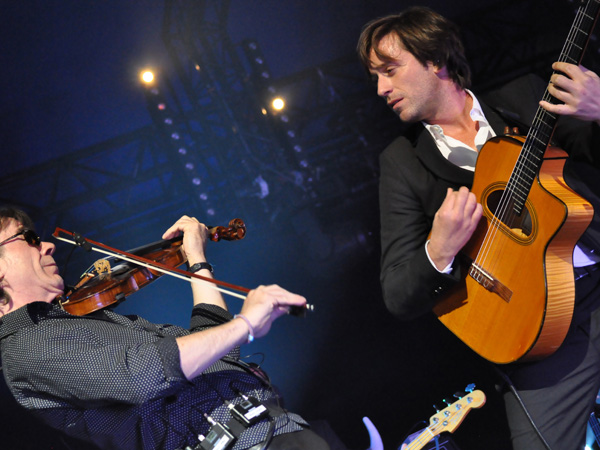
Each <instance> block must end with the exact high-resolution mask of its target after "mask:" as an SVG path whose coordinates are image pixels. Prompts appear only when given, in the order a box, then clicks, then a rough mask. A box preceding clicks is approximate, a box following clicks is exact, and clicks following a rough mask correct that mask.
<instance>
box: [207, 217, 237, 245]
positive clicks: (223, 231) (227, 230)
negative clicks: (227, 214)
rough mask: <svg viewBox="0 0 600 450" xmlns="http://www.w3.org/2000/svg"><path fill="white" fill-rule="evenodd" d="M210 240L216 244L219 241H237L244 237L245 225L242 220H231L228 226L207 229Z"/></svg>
mask: <svg viewBox="0 0 600 450" xmlns="http://www.w3.org/2000/svg"><path fill="white" fill-rule="evenodd" d="M208 232H209V233H210V240H211V241H214V242H218V241H220V240H221V239H223V240H225V241H239V240H240V239H244V236H246V224H245V223H244V221H243V220H242V219H232V220H230V221H229V226H227V227H223V226H219V227H209V229H208Z"/></svg>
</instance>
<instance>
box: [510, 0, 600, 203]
mask: <svg viewBox="0 0 600 450" xmlns="http://www.w3.org/2000/svg"><path fill="white" fill-rule="evenodd" d="M599 12H600V0H588V1H586V2H585V4H584V5H582V6H580V7H579V8H578V10H577V13H576V15H575V20H574V21H573V25H571V29H570V31H569V34H568V36H567V39H566V42H565V44H564V46H563V49H562V51H561V53H560V55H559V57H558V61H560V62H567V63H571V64H579V63H580V62H581V59H582V58H583V54H584V52H585V49H586V47H587V44H588V42H589V39H590V35H591V33H592V30H593V29H594V26H595V24H596V20H597V19H598V13H599ZM554 73H556V72H554ZM543 100H545V101H547V102H549V103H552V104H557V103H560V102H559V101H558V100H557V99H555V98H554V97H553V96H552V95H550V93H549V92H548V90H547V89H546V91H545V92H544V96H543ZM557 119H558V117H557V115H556V114H552V113H550V112H548V111H546V110H545V109H543V108H542V107H538V109H537V112H536V115H535V117H534V119H533V123H532V126H531V128H530V129H529V133H528V134H527V139H526V140H525V144H524V145H523V151H522V153H521V156H520V157H519V160H518V161H517V165H516V168H515V170H514V171H513V174H512V176H511V179H510V180H509V183H508V186H507V190H508V191H514V195H513V196H512V197H513V199H514V203H515V206H514V209H515V212H516V213H517V214H520V212H521V211H522V209H523V206H524V202H525V200H526V199H527V197H528V195H529V190H530V188H531V185H532V184H533V181H534V180H535V177H536V176H537V174H538V172H539V168H540V166H541V164H542V161H543V156H544V153H545V151H546V148H547V147H548V144H550V140H551V138H552V134H553V132H554V127H555V126H556V121H557Z"/></svg>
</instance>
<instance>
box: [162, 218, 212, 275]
mask: <svg viewBox="0 0 600 450" xmlns="http://www.w3.org/2000/svg"><path fill="white" fill-rule="evenodd" d="M182 233H183V250H184V251H185V254H186V256H187V259H188V262H189V263H190V264H195V263H197V262H204V261H206V257H205V254H204V253H205V248H206V242H207V241H208V228H207V227H206V225H204V224H203V223H201V222H200V221H198V219H196V218H195V217H189V216H182V217H181V218H180V219H179V220H178V221H177V222H175V223H174V224H173V225H172V226H171V227H170V228H169V229H168V230H167V231H165V233H164V234H163V236H162V238H163V239H171V238H174V237H176V236H179V235H181V234H182Z"/></svg>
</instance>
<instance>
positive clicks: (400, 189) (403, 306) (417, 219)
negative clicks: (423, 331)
mask: <svg viewBox="0 0 600 450" xmlns="http://www.w3.org/2000/svg"><path fill="white" fill-rule="evenodd" d="M540 83H541V84H540ZM544 86H545V85H544V83H543V82H541V80H539V78H533V77H526V78H522V79H519V80H516V81H515V82H513V83H511V84H510V85H507V86H506V87H504V88H502V89H501V90H498V91H496V92H493V93H490V96H484V97H481V98H480V97H478V99H479V100H480V103H481V105H482V109H483V111H484V114H485V116H486V118H487V120H488V122H489V123H490V125H491V126H492V128H493V129H494V131H495V132H496V134H497V135H501V134H503V132H504V127H505V126H507V125H508V126H511V127H512V126H515V125H519V124H521V125H525V126H527V124H529V123H531V121H532V119H533V117H534V115H535V112H536V111H537V102H538V100H539V99H541V98H542V95H541V93H543V91H544V88H545V87H544ZM488 98H490V99H491V100H488V101H486V100H485V99H488ZM481 100H483V101H481ZM490 101H491V102H493V103H490ZM490 104H493V105H494V109H492V108H491V107H490V106H488V105H490ZM498 111H501V112H504V113H503V114H502V115H500V113H499V112H498ZM561 121H562V119H561ZM569 124H571V122H570V121H567V122H566V123H565V124H563V123H559V125H558V126H557V132H556V133H555V135H556V136H557V137H559V138H560V140H561V141H562V142H560V144H561V145H562V148H564V149H565V150H567V151H569V150H571V151H572V153H571V157H570V159H572V160H573V162H572V163H571V165H570V166H569V167H568V168H567V169H565V172H569V175H568V176H567V173H565V177H566V178H567V181H568V182H569V184H570V185H571V187H573V188H575V190H577V191H578V192H580V193H585V194H587V195H586V198H588V199H589V197H590V196H591V197H594V201H595V203H596V204H597V205H599V207H598V208H596V211H600V202H599V201H598V198H600V195H598V194H599V193H598V192H596V193H594V192H591V190H590V189H589V185H590V184H592V185H594V184H595V185H600V183H599V182H597V181H595V182H594V181H593V180H594V179H595V180H600V171H598V170H597V169H595V168H594V167H593V164H595V163H596V161H595V160H594V158H593V157H591V155H597V154H598V148H597V147H595V148H596V150H595V152H594V150H593V149H594V146H595V145H596V144H597V143H600V132H599V131H598V130H597V128H598V127H597V126H595V128H596V129H594V130H592V131H590V129H592V128H594V127H592V126H590V124H583V123H581V122H579V121H573V123H572V124H571V125H569ZM582 130H585V131H582ZM526 131H527V130H522V132H523V133H525V132H526ZM583 144H585V145H583ZM578 146H581V148H576V147H578ZM582 168H584V170H583V171H582V170H581V169H582ZM380 169H381V175H380V193H379V194H380V197H379V198H380V216H381V243H382V260H381V284H382V290H383V296H384V300H385V302H386V305H387V307H388V309H389V310H390V311H391V312H392V313H393V314H394V315H396V316H397V317H399V318H401V319H411V318H414V317H416V316H419V315H421V314H423V313H425V312H427V311H430V310H431V309H432V307H433V305H434V304H435V302H436V301H437V299H438V298H439V296H440V295H441V294H442V293H443V292H444V291H445V290H446V289H448V288H449V287H451V286H452V285H454V284H455V283H456V282H457V281H458V279H459V274H458V273H457V272H458V271H457V270H453V272H452V273H451V274H441V273H439V272H438V271H437V270H435V268H434V267H433V266H432V265H431V263H430V262H429V260H428V258H427V254H426V252H425V242H426V240H427V236H428V235H429V232H430V230H431V226H432V223H433V218H434V215H435V213H436V211H437V210H438V209H439V207H440V206H441V204H442V202H443V200H444V198H445V195H446V191H447V188H448V187H451V188H453V189H458V188H459V187H460V186H467V187H469V188H470V187H471V185H472V182H473V172H471V171H469V170H465V169H461V168H460V167H458V166H455V165H454V164H452V163H450V162H449V161H448V160H446V159H445V158H444V157H443V156H442V155H441V153H440V151H439V150H438V148H437V146H436V145H435V142H434V140H433V138H432V137H431V135H430V134H429V132H428V131H427V130H426V129H425V128H424V127H423V126H422V125H421V124H415V125H413V126H412V127H411V128H410V129H409V130H408V131H407V133H406V134H405V135H404V136H401V137H399V138H397V139H396V140H395V141H394V142H392V143H391V144H390V145H389V146H388V147H387V148H386V149H385V150H384V151H383V152H382V154H381V156H380ZM586 170H587V172H589V173H587V175H586V176H585V177H580V176H579V173H580V172H585V171H586ZM594 177H595V178H594ZM581 178H584V179H585V178H588V180H587V182H585V180H584V181H583V182H582V180H581ZM581 191H583V192H581ZM597 216H598V215H596V220H598V217H597ZM593 228H595V229H596V230H600V225H597V226H595V227H593ZM586 234H587V233H586ZM592 234H593V233H592ZM596 245H597V247H596V248H598V249H600V239H598V240H597V242H596V244H589V243H588V247H594V246H596Z"/></svg>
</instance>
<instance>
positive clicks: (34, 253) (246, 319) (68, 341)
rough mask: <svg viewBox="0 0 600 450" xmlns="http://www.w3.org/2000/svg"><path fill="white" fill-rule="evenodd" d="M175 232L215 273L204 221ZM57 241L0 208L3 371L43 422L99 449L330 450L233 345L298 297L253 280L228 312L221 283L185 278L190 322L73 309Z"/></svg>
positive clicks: (298, 302)
mask: <svg viewBox="0 0 600 450" xmlns="http://www.w3.org/2000/svg"><path fill="white" fill-rule="evenodd" d="M181 233H183V248H184V250H185V252H186V256H187V258H188V262H189V263H190V264H191V265H192V267H194V266H196V267H198V268H199V269H198V273H199V274H200V275H203V276H205V277H211V270H210V269H211V268H210V265H208V264H207V263H206V257H205V252H204V250H205V244H206V241H207V235H208V230H207V228H206V226H205V225H203V224H201V223H199V222H198V221H197V220H196V219H194V218H190V217H187V216H184V217H182V218H181V219H179V220H178V221H177V222H176V223H175V224H174V225H173V226H172V227H170V228H169V229H168V230H167V231H166V232H165V233H164V235H163V238H164V239H170V238H173V237H176V236H177V235H179V234H181ZM54 251H55V246H54V244H52V243H49V242H43V241H41V240H40V238H39V237H38V236H37V235H36V234H35V232H34V231H33V223H32V221H31V219H30V218H29V217H28V216H27V215H26V214H25V213H23V212H22V211H19V210H15V209H12V208H0V351H1V357H2V371H3V374H4V378H5V380H6V382H7V385H8V387H9V389H10V392H11V393H12V395H13V396H14V397H15V398H16V400H17V401H18V402H19V403H20V404H21V405H22V406H24V407H25V408H26V409H28V410H31V411H33V412H34V413H35V414H36V415H37V416H38V417H40V418H41V419H42V420H43V421H44V422H46V423H47V424H48V425H50V426H51V427H53V428H56V429H58V430H60V431H62V432H64V433H66V434H68V435H70V436H72V437H74V438H77V439H80V440H83V441H86V442H88V443H92V444H95V445H96V446H98V447H99V448H106V449H117V448H118V449H120V450H125V449H161V450H175V449H186V450H187V449H203V450H213V449H222V450H226V449H233V450H243V449H251V450H264V449H269V450H285V449H298V450H301V449H306V450H309V449H310V450H328V449H329V446H328V445H327V443H326V442H325V441H324V440H323V439H321V438H320V437H319V436H318V435H316V434H315V433H314V432H312V431H311V430H310V429H309V428H308V424H307V423H306V422H305V421H304V420H303V419H302V418H301V417H300V416H298V415H297V414H294V413H291V412H288V411H286V410H285V409H283V407H282V405H281V404H280V399H279V398H278V395H277V393H276V392H275V390H274V389H273V387H272V386H271V385H270V381H269V379H268V378H267V377H266V375H265V374H264V372H262V370H260V369H258V368H257V367H253V366H250V365H248V364H246V363H244V362H243V361H241V360H240V352H239V346H240V345H242V344H245V343H249V342H251V341H252V340H253V339H254V338H259V337H262V336H264V335H266V334H267V333H268V331H269V329H270V327H271V324H272V323H273V321H274V320H275V319H277V318H278V317H280V316H282V315H284V314H286V313H287V312H288V310H289V308H290V307H291V306H299V307H302V306H304V305H305V304H306V300H305V299H304V297H301V296H299V295H296V294H293V293H291V292H289V291H286V290H285V289H283V288H280V287H279V286H276V285H272V286H260V287H258V288H257V289H255V290H253V291H251V292H250V293H249V294H248V296H247V298H246V300H245V301H244V305H243V306H242V309H241V311H240V313H239V314H237V315H236V316H232V315H231V314H230V313H229V312H228V311H227V306H226V304H225V302H224V300H223V298H222V297H221V295H220V293H219V292H218V291H217V290H215V289H213V288H212V287H211V286H210V285H209V284H208V283H193V284H192V293H193V300H194V309H193V311H192V319H191V327H190V330H186V329H183V328H180V327H177V326H172V325H156V324H152V323H149V322H147V321H145V320H144V319H142V318H140V317H135V316H127V317H124V316H121V315H119V314H116V313H114V312H112V311H106V310H102V311H98V312H95V313H92V314H89V315H87V316H83V317H80V316H73V315H71V314H69V313H67V312H66V311H63V310H62V309H61V308H60V306H59V305H58V304H56V302H55V299H56V297H57V296H59V295H61V294H62V293H63V286H64V284H63V280H62V278H61V277H60V275H59V273H58V268H57V266H56V263H55V262H54V259H53V257H52V255H53V253H54ZM192 270H193V269H192Z"/></svg>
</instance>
